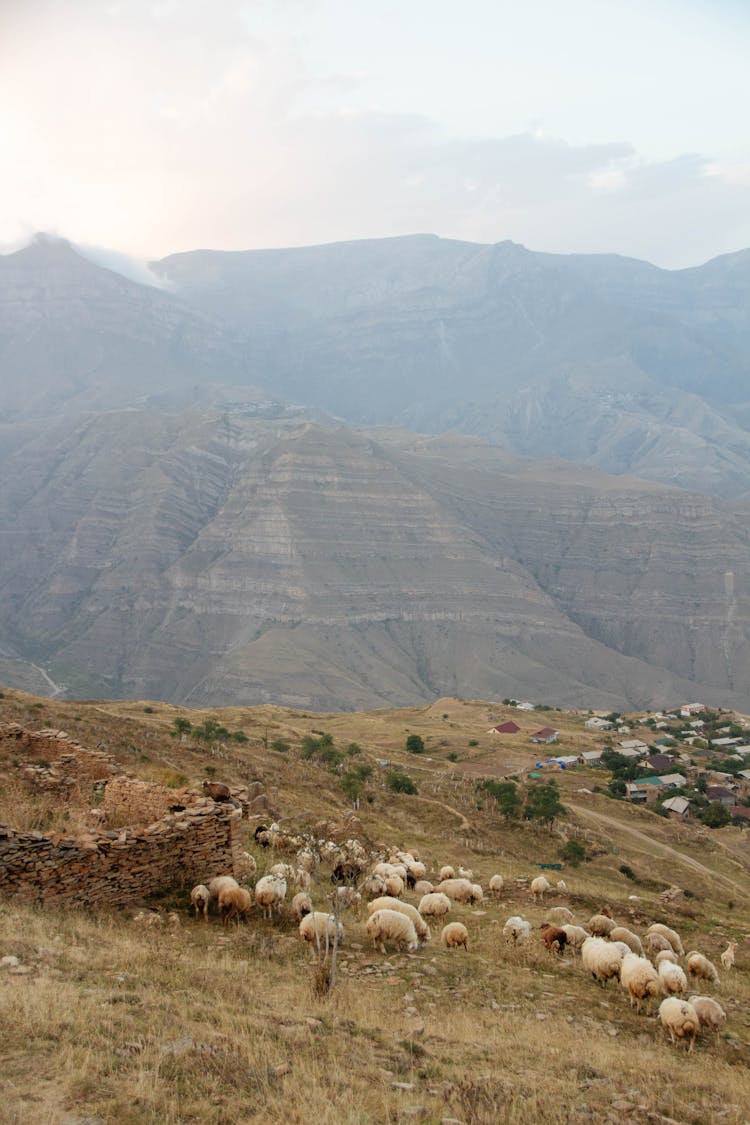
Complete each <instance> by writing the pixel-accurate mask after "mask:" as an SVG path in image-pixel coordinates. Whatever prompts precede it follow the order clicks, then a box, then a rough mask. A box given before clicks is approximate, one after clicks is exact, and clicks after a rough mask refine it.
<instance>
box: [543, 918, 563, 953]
mask: <svg viewBox="0 0 750 1125" xmlns="http://www.w3.org/2000/svg"><path fill="white" fill-rule="evenodd" d="M541 931H542V941H543V942H544V944H545V945H546V946H547V949H548V950H549V951H550V953H551V952H552V947H553V945H556V946H557V952H558V953H562V951H563V949H565V946H566V945H567V943H568V935H567V934H566V933H565V930H562V929H560V927H559V926H553V925H552V924H551V923H550V922H543V923H542V926H541Z"/></svg>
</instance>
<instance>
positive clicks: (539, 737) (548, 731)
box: [531, 727, 560, 746]
mask: <svg viewBox="0 0 750 1125" xmlns="http://www.w3.org/2000/svg"><path fill="white" fill-rule="evenodd" d="M559 737H560V732H559V730H553V729H552V727H542V729H541V730H538V731H537V732H536V734H532V736H531V741H532V742H541V743H543V744H544V745H545V746H548V745H549V744H550V742H557V740H558V738H559Z"/></svg>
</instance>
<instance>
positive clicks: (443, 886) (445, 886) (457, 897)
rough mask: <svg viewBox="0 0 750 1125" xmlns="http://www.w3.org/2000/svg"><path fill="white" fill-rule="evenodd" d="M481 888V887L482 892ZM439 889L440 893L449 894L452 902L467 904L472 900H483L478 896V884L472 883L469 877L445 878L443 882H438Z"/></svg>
mask: <svg viewBox="0 0 750 1125" xmlns="http://www.w3.org/2000/svg"><path fill="white" fill-rule="evenodd" d="M481 889H482V888H481V887H479V891H480V892H481ZM437 890H438V891H439V892H440V894H444V895H447V896H448V898H449V899H450V900H451V901H452V902H460V903H463V904H464V905H467V904H468V903H470V902H476V901H481V899H480V900H477V897H476V895H477V884H475V883H470V882H469V880H468V879H444V880H443V881H442V883H438V885H437Z"/></svg>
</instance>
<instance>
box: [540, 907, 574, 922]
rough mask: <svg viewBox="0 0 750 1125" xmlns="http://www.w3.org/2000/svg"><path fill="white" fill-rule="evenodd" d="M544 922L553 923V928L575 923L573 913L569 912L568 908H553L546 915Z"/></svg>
mask: <svg viewBox="0 0 750 1125" xmlns="http://www.w3.org/2000/svg"><path fill="white" fill-rule="evenodd" d="M544 920H545V922H551V923H552V924H553V926H562V924H563V922H572V921H573V911H572V910H568V908H567V906H553V907H552V909H551V910H548V911H547V913H546V914H545V916H544Z"/></svg>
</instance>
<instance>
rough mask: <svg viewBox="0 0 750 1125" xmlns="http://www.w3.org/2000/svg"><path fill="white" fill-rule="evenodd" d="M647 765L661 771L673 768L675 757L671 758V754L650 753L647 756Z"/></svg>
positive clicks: (658, 771)
mask: <svg viewBox="0 0 750 1125" xmlns="http://www.w3.org/2000/svg"><path fill="white" fill-rule="evenodd" d="M646 765H647V766H650V767H651V769H652V770H655V771H656V772H657V773H660V772H661V770H668V769H671V768H672V766H673V765H674V759H673V758H670V756H669V754H649V756H648V758H646Z"/></svg>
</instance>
